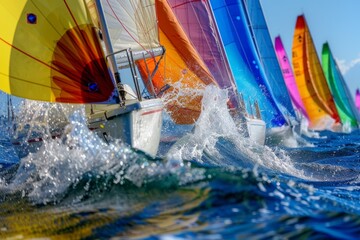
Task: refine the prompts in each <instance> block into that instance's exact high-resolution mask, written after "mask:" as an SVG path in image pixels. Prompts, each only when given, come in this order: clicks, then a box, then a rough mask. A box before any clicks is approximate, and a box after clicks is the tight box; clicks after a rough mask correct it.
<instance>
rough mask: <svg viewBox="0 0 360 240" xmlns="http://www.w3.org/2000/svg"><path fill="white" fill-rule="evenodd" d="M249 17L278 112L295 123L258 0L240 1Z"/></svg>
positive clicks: (293, 113)
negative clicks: (278, 108)
mask: <svg viewBox="0 0 360 240" xmlns="http://www.w3.org/2000/svg"><path fill="white" fill-rule="evenodd" d="M242 1H243V3H244V6H245V10H246V12H247V16H248V17H249V22H250V30H251V32H252V34H253V39H254V41H255V44H256V49H257V51H258V54H259V57H260V60H261V63H262V66H263V68H264V72H265V74H266V79H267V81H268V83H269V86H270V91H271V92H272V94H273V96H274V98H275V99H276V102H277V104H278V106H280V110H281V111H282V112H283V114H284V115H285V116H286V117H287V118H289V119H290V120H293V123H295V122H296V115H295V111H294V108H293V105H292V103H291V99H290V96H289V94H288V91H287V88H286V85H285V81H284V79H283V75H282V74H281V69H280V66H279V63H278V60H277V57H276V54H275V50H274V46H273V42H272V40H271V36H270V33H269V29H268V27H267V24H266V20H265V16H264V13H263V11H262V8H261V4H260V1H259V0H242Z"/></svg>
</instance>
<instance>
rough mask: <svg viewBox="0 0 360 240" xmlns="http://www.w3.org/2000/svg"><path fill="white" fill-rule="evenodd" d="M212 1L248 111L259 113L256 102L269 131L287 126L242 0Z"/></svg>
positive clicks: (212, 7) (236, 80) (227, 54)
mask: <svg viewBox="0 0 360 240" xmlns="http://www.w3.org/2000/svg"><path fill="white" fill-rule="evenodd" d="M209 3H210V6H211V9H212V11H213V14H214V17H215V20H216V23H217V26H218V29H219V33H220V36H221V39H222V43H223V44H224V48H225V52H226V56H227V59H228V61H229V64H230V68H231V70H232V73H233V75H234V78H235V83H236V86H237V88H238V91H239V94H240V95H241V96H242V98H243V99H244V102H245V104H246V109H247V112H250V113H251V112H255V110H254V108H253V103H255V102H256V103H257V104H258V106H259V107H258V109H257V112H258V114H260V115H261V119H262V120H264V121H265V123H266V128H267V130H268V131H269V130H274V129H276V128H282V127H284V126H287V125H288V123H287V119H286V118H285V116H284V115H283V113H282V112H281V111H280V109H279V107H278V105H277V103H276V101H275V99H274V96H273V95H272V93H271V91H270V86H269V84H268V82H267V80H266V75H265V72H264V70H263V67H262V65H261V62H260V59H259V56H258V52H257V49H256V45H255V42H254V41H253V39H252V35H251V32H250V29H249V27H248V26H249V22H248V19H247V17H246V13H245V10H244V6H243V5H242V2H241V1H236V2H234V1H230V0H229V1H216V0H210V1H209Z"/></svg>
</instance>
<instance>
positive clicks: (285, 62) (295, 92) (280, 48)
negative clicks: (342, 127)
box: [275, 36, 309, 119]
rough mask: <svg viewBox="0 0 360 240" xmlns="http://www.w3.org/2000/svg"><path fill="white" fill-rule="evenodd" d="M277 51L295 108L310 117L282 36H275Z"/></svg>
mask: <svg viewBox="0 0 360 240" xmlns="http://www.w3.org/2000/svg"><path fill="white" fill-rule="evenodd" d="M275 51H276V55H277V58H278V61H279V64H280V68H281V70H282V74H283V77H284V81H285V84H286V87H287V90H288V92H289V93H290V97H291V101H292V102H293V104H294V107H295V109H296V110H297V111H298V112H299V113H300V114H301V116H303V117H305V118H307V119H308V118H309V116H308V114H307V112H306V109H305V106H304V103H303V102H302V100H301V97H300V93H299V89H298V87H297V85H296V81H295V77H294V73H293V70H292V67H291V62H290V61H289V58H288V56H287V54H286V51H285V48H284V45H283V44H282V41H281V38H280V36H277V37H276V38H275Z"/></svg>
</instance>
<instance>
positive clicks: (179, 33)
mask: <svg viewBox="0 0 360 240" xmlns="http://www.w3.org/2000/svg"><path fill="white" fill-rule="evenodd" d="M155 5H156V12H157V16H158V25H159V34H160V43H161V44H162V45H163V46H164V47H165V48H166V55H165V59H164V61H163V62H161V63H160V65H159V66H157V65H156V62H153V60H152V59H149V60H146V61H140V60H139V61H138V62H137V65H138V67H139V71H140V73H141V75H142V77H143V78H144V79H148V78H149V77H150V76H151V71H152V70H154V69H156V68H157V67H158V69H159V71H157V72H156V74H155V75H154V76H153V78H152V79H153V80H152V84H153V86H154V91H155V94H156V95H163V94H165V98H166V100H165V107H166V109H167V111H168V112H169V113H170V116H171V118H172V120H173V121H174V122H175V123H177V124H192V123H194V122H195V121H196V120H197V119H198V117H199V115H200V112H201V99H202V94H203V90H204V89H205V87H206V85H208V84H213V85H218V84H217V82H216V81H215V79H214V77H213V75H212V73H211V72H210V70H209V69H208V67H207V65H206V64H205V63H204V61H203V60H202V58H201V57H200V55H199V53H198V52H197V50H196V48H195V47H194V46H193V45H192V43H191V41H190V39H189V38H188V37H187V35H186V33H185V31H184V29H183V28H182V26H181V24H180V22H179V21H178V19H177V18H176V16H175V14H174V13H173V11H172V9H171V7H170V5H169V3H168V1H167V0H156V1H155ZM145 64H147V65H148V66H149V68H147V67H146V65H145ZM148 70H151V71H148Z"/></svg>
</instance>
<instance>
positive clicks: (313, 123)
mask: <svg viewBox="0 0 360 240" xmlns="http://www.w3.org/2000/svg"><path fill="white" fill-rule="evenodd" d="M292 62H293V67H294V73H295V80H296V85H297V86H298V89H299V93H300V96H301V99H302V101H303V103H304V105H305V108H306V112H307V113H308V116H309V129H311V130H325V129H328V130H334V131H337V130H339V127H341V124H340V117H339V114H338V112H337V110H336V107H335V103H334V99H333V97H332V95H331V92H330V90H329V87H328V85H327V82H326V79H325V76H324V72H323V70H322V68H321V65H320V61H319V59H318V56H317V54H316V49H315V46H314V43H313V40H312V37H311V34H310V31H309V28H308V26H307V23H306V20H305V17H304V16H303V15H300V16H298V17H297V21H296V26H295V32H294V37H293V46H292Z"/></svg>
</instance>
